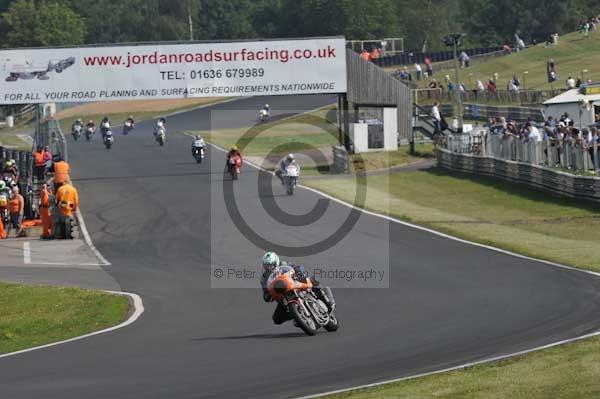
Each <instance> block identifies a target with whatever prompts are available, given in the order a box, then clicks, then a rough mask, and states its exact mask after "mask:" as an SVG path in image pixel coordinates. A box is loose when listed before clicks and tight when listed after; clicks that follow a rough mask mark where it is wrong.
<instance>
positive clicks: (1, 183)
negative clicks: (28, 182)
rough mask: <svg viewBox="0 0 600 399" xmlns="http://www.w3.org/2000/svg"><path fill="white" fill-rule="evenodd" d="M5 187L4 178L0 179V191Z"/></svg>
mask: <svg viewBox="0 0 600 399" xmlns="http://www.w3.org/2000/svg"><path fill="white" fill-rule="evenodd" d="M5 189H6V182H5V181H4V180H0V191H3V190H5Z"/></svg>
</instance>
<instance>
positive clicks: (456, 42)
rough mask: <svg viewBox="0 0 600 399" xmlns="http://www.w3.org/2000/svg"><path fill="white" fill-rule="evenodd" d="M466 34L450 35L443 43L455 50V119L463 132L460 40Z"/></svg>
mask: <svg viewBox="0 0 600 399" xmlns="http://www.w3.org/2000/svg"><path fill="white" fill-rule="evenodd" d="M464 35H465V34H464V33H450V34H448V35H446V36H444V38H443V42H444V44H445V45H446V46H448V47H452V48H453V49H454V80H455V82H456V86H455V87H454V91H455V93H456V107H457V110H456V111H455V117H456V118H457V120H458V131H459V132H460V133H462V131H463V115H462V96H461V94H460V81H459V77H458V46H460V39H461V38H462V37H463V36H464Z"/></svg>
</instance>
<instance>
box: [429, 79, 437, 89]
mask: <svg viewBox="0 0 600 399" xmlns="http://www.w3.org/2000/svg"><path fill="white" fill-rule="evenodd" d="M427 86H428V87H429V88H430V89H437V88H438V82H437V80H435V79H431V80H430V81H429V83H428V84H427Z"/></svg>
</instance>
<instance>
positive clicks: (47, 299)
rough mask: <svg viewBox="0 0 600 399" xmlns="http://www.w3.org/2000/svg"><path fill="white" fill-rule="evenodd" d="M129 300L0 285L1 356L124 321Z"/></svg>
mask: <svg viewBox="0 0 600 399" xmlns="http://www.w3.org/2000/svg"><path fill="white" fill-rule="evenodd" d="M128 310H129V302H128V300H127V298H126V297H123V296H119V295H112V294H108V293H104V292H99V291H91V290H83V289H78V288H58V287H46V286H24V285H15V284H6V283H0V353H9V352H14V351H18V350H21V349H26V348H31V347H34V346H38V345H44V344H48V343H51V342H57V341H62V340H65V339H69V338H73V337H76V336H79V335H83V334H87V333H91V332H94V331H98V330H101V329H104V328H107V327H110V326H113V325H116V324H118V323H120V322H121V321H123V320H125V318H126V316H127V312H128Z"/></svg>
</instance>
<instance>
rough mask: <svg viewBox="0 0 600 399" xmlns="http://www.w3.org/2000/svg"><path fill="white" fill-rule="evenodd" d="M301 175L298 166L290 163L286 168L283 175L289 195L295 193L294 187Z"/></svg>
mask: <svg viewBox="0 0 600 399" xmlns="http://www.w3.org/2000/svg"><path fill="white" fill-rule="evenodd" d="M299 177H300V173H299V171H298V166H296V165H288V166H287V167H286V168H285V174H284V176H283V184H284V185H285V189H286V191H287V193H288V195H294V189H295V188H296V186H297V185H298V178H299Z"/></svg>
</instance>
